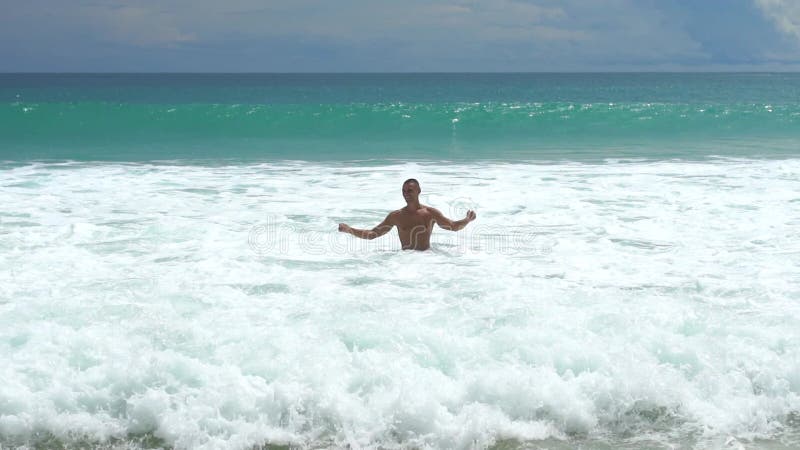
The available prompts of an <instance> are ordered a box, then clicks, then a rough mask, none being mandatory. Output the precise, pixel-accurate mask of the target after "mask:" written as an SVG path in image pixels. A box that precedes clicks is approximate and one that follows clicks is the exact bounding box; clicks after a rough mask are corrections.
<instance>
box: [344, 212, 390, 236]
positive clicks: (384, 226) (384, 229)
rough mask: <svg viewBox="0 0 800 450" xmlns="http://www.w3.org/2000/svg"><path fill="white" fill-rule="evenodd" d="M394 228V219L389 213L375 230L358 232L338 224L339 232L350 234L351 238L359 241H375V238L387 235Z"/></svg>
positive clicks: (355, 229)
mask: <svg viewBox="0 0 800 450" xmlns="http://www.w3.org/2000/svg"><path fill="white" fill-rule="evenodd" d="M392 227H394V217H393V215H392V213H389V215H388V216H386V218H385V219H383V222H381V223H379V224H378V225H377V226H376V227H375V228H373V229H371V230H360V229H358V228H353V227H351V226H350V225H347V224H346V223H340V224H339V231H341V232H342V233H350V234H352V235H353V236H355V237H357V238H361V239H370V240H371V239H375V238H376V237H380V236H383V235H384V234H386V233H388V232H389V230H391V229H392Z"/></svg>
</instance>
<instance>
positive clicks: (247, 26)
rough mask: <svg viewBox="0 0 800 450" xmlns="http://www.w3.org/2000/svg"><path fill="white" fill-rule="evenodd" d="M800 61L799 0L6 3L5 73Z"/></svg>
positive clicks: (728, 66) (0, 16)
mask: <svg viewBox="0 0 800 450" xmlns="http://www.w3.org/2000/svg"><path fill="white" fill-rule="evenodd" d="M728 70H731V71H737V70H744V71H751V70H755V71H761V70H763V71H773V70H778V71H780V70H793V71H797V70H800V0H561V1H556V0H484V1H478V0H474V1H469V0H442V1H437V0H429V1H422V0H396V1H390V0H337V1H331V0H329V1H322V0H138V1H133V0H127V1H124V0H0V72H553V71H580V72H585V71H728Z"/></svg>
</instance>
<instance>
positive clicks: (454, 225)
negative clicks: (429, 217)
mask: <svg viewBox="0 0 800 450" xmlns="http://www.w3.org/2000/svg"><path fill="white" fill-rule="evenodd" d="M430 210H431V213H432V214H433V219H434V220H435V221H436V225H439V227H441V228H444V229H445V230H451V231H458V230H461V229H463V228H464V227H465V226H467V224H468V223H470V222H472V221H473V220H475V217H476V215H475V211H473V210H469V211H467V216H466V217H464V218H463V219H461V220H450V219H448V218H447V217H445V216H444V214H442V212H441V211H439V210H438V209H436V208H430Z"/></svg>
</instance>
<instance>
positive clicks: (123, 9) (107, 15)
mask: <svg viewBox="0 0 800 450" xmlns="http://www.w3.org/2000/svg"><path fill="white" fill-rule="evenodd" d="M84 12H85V14H86V16H87V17H90V18H92V23H93V25H94V26H95V27H96V28H97V29H98V30H99V31H100V32H101V33H102V34H103V35H105V36H106V38H108V39H111V40H114V41H117V42H122V43H126V44H134V45H140V46H164V45H166V46H174V45H178V44H181V43H184V42H192V41H195V40H196V39H197V35H196V34H195V33H192V32H184V31H181V29H180V28H179V27H178V25H177V24H176V23H175V20H174V17H173V16H172V15H171V14H169V13H165V12H163V11H159V10H157V9H154V8H152V7H147V6H127V5H123V6H118V7H110V8H109V7H105V8H103V7H100V8H98V7H94V8H91V9H85V11H84Z"/></svg>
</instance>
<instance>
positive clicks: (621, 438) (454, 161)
mask: <svg viewBox="0 0 800 450" xmlns="http://www.w3.org/2000/svg"><path fill="white" fill-rule="evenodd" d="M412 177H413V178H416V179H418V180H419V181H420V185H421V188H422V195H421V200H422V202H423V203H424V204H427V205H431V206H434V207H437V208H438V209H440V210H441V211H442V212H443V213H444V214H445V215H446V216H448V217H451V218H453V219H460V218H462V217H464V214H465V212H466V211H467V210H470V209H472V210H474V211H476V213H477V220H476V221H474V222H472V223H471V224H469V225H468V226H467V227H466V228H465V229H464V230H462V231H459V232H455V233H454V232H450V231H446V230H442V229H437V230H435V231H434V234H433V237H432V249H431V250H430V251H427V252H414V251H402V250H400V244H399V242H398V239H397V236H396V234H395V231H392V232H390V233H389V234H387V235H386V236H383V237H380V238H378V239H375V240H371V241H367V240H358V239H356V238H355V237H353V236H350V235H346V234H343V233H338V232H337V226H338V224H339V223H342V222H345V223H348V224H350V225H351V226H354V227H358V228H372V227H373V226H375V225H377V224H378V223H379V222H380V221H381V220H382V219H383V218H384V217H385V215H386V214H387V213H388V212H390V211H391V210H394V209H398V208H400V207H402V206H404V201H403V198H402V196H401V185H402V182H403V180H405V179H407V178H412ZM0 205H2V206H0V448H7V447H8V448H86V447H92V448H96V447H99V448H115V449H116V448H120V449H121V448H175V449H190V448H191V449H194V448H203V449H217V448H231V449H251V448H329V447H334V448H353V449H357V448H365V449H366V448H376V449H377V448H380V449H390V448H404V449H405V448H414V449H417V448H431V449H439V448H443V449H473V448H477V449H483V448H491V449H522V448H536V449H573V448H581V449H620V448H623V449H639V448H652V449H675V448H680V449H683V448H686V449H688V448H709V449H717V448H730V449H791V448H798V447H800V74H796V73H619V74H590V73H584V74H0Z"/></svg>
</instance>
